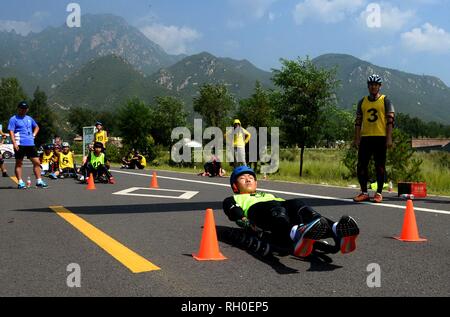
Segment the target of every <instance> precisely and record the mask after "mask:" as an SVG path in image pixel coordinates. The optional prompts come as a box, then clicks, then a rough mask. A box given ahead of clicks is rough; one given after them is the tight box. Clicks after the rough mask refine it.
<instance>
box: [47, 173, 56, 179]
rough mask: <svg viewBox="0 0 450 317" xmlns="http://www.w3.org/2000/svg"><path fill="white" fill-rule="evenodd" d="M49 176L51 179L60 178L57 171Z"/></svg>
mask: <svg viewBox="0 0 450 317" xmlns="http://www.w3.org/2000/svg"><path fill="white" fill-rule="evenodd" d="M48 177H49V178H51V179H58V177H57V176H56V175H55V173H51V174H49V175H48Z"/></svg>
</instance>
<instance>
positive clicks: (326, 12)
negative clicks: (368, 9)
mask: <svg viewBox="0 0 450 317" xmlns="http://www.w3.org/2000/svg"><path fill="white" fill-rule="evenodd" d="M364 4H365V0H304V1H302V2H300V3H298V4H297V5H296V6H295V10H294V19H295V22H296V23H297V24H302V23H303V22H304V21H305V20H307V19H314V20H318V21H321V22H325V23H337V22H341V21H343V20H344V19H345V18H346V17H347V16H349V15H351V14H353V13H355V12H357V11H358V10H359V9H360V8H361V7H362V6H363V5H364Z"/></svg>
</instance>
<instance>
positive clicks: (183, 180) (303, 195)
mask: <svg viewBox="0 0 450 317" xmlns="http://www.w3.org/2000/svg"><path fill="white" fill-rule="evenodd" d="M114 173H119V174H128V175H136V176H142V177H152V175H147V174H140V173H133V172H126V171H119V170H114ZM158 178H161V179H168V180H174V181H181V182H188V183H197V184H205V185H213V186H221V187H229V186H230V185H228V184H220V183H210V182H205V181H196V180H191V179H183V178H176V177H167V176H159V175H158ZM258 191H261V192H270V193H275V194H285V195H291V196H299V197H306V198H317V199H323V200H335V201H342V202H347V203H348V202H350V203H353V200H352V199H345V198H338V197H330V196H319V195H309V194H301V193H294V192H287V191H280V190H273V189H265V188H259V189H258ZM360 204H364V205H368V206H374V207H388V208H395V209H403V210H404V209H406V207H405V206H398V205H390V204H373V203H360ZM414 210H415V211H423V212H428V213H435V214H443V215H450V211H447V210H438V209H429V208H420V207H414Z"/></svg>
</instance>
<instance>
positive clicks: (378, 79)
mask: <svg viewBox="0 0 450 317" xmlns="http://www.w3.org/2000/svg"><path fill="white" fill-rule="evenodd" d="M382 83H383V79H382V78H381V77H380V76H379V75H376V74H373V75H371V76H369V78H367V84H380V85H381V84H382Z"/></svg>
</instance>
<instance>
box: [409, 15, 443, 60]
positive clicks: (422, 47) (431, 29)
mask: <svg viewBox="0 0 450 317" xmlns="http://www.w3.org/2000/svg"><path fill="white" fill-rule="evenodd" d="M401 39H402V43H403V45H404V46H405V47H407V48H408V49H410V50H413V51H417V52H430V53H437V54H447V53H450V33H448V32H447V31H445V30H444V29H441V28H439V27H437V26H434V25H432V24H430V23H425V24H424V25H422V27H420V28H414V29H413V30H411V31H409V32H405V33H403V34H402V35H401Z"/></svg>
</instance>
